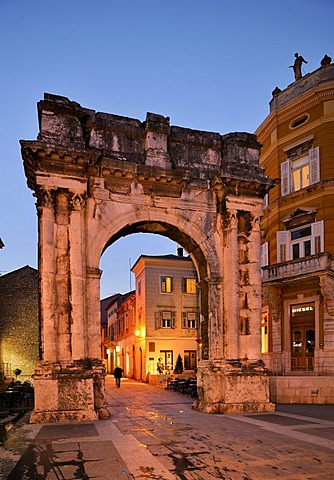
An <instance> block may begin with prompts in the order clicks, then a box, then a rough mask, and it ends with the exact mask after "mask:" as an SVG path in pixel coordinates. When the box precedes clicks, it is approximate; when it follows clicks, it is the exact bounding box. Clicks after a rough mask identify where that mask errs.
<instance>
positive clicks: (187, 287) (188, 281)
mask: <svg viewBox="0 0 334 480" xmlns="http://www.w3.org/2000/svg"><path fill="white" fill-rule="evenodd" d="M183 281H184V292H185V293H196V278H184V279H183Z"/></svg>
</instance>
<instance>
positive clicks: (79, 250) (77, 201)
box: [69, 193, 87, 360]
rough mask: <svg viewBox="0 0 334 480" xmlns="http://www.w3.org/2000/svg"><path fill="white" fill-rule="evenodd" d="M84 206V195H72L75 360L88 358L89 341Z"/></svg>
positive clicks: (71, 241)
mask: <svg viewBox="0 0 334 480" xmlns="http://www.w3.org/2000/svg"><path fill="white" fill-rule="evenodd" d="M84 205H85V199H84V197H83V195H81V194H75V193H74V194H72V196H71V202H70V207H71V213H70V232H69V242H70V249H71V255H70V272H71V309H72V314H71V316H72V325H71V347H72V358H73V360H80V359H83V358H86V356H87V339H86V336H85V335H83V334H82V333H83V332H84V331H86V330H87V318H86V289H85V286H86V263H85V256H86V245H85V235H84V210H83V208H84Z"/></svg>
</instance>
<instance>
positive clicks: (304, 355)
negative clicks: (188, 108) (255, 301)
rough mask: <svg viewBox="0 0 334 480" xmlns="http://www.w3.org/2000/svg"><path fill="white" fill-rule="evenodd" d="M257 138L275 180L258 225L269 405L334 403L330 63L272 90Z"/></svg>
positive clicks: (333, 93)
mask: <svg viewBox="0 0 334 480" xmlns="http://www.w3.org/2000/svg"><path fill="white" fill-rule="evenodd" d="M256 134H257V138H258V141H259V142H260V143H261V144H262V145H263V148H262V153H261V156H260V166H262V167H263V168H264V169H265V173H266V175H267V176H268V177H270V178H273V179H276V185H275V187H274V188H272V189H271V190H270V191H269V193H268V194H267V196H266V198H265V204H264V215H263V218H262V225H261V230H262V267H263V268H262V270H263V277H262V285H263V311H262V325H261V333H262V355H263V359H264V361H265V363H266V366H267V367H268V368H269V370H270V371H271V373H272V377H271V397H272V398H271V400H272V401H275V402H281V403H334V376H333V375H334V257H333V255H334V65H333V64H328V65H324V66H321V67H320V68H319V69H317V70H315V71H314V72H312V73H310V74H307V75H306V76H304V77H302V78H301V79H299V80H297V81H295V82H294V83H292V84H291V85H289V86H288V87H287V88H286V89H285V90H282V91H281V90H279V89H275V91H274V92H273V99H272V100H271V102H270V113H269V115H268V117H267V118H266V119H265V120H264V122H263V123H262V124H261V125H260V126H259V128H258V129H257V131H256Z"/></svg>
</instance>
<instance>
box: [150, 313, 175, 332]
mask: <svg viewBox="0 0 334 480" xmlns="http://www.w3.org/2000/svg"><path fill="white" fill-rule="evenodd" d="M175 327H176V312H174V311H170V310H161V311H160V312H156V313H155V328H156V329H158V328H175Z"/></svg>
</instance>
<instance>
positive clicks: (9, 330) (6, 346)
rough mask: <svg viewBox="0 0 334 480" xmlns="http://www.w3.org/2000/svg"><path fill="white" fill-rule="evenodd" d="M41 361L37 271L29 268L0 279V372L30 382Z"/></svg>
mask: <svg viewBox="0 0 334 480" xmlns="http://www.w3.org/2000/svg"><path fill="white" fill-rule="evenodd" d="M38 359H39V320H38V271H37V270H35V269H34V268H31V267H29V266H26V267H23V268H20V269H19V270H15V271H13V272H10V273H8V274H6V275H3V276H1V277H0V370H1V369H2V368H3V365H5V370H4V373H5V374H7V376H8V375H9V374H10V375H11V376H13V377H14V374H13V373H12V370H14V369H16V368H19V369H20V370H22V374H21V375H20V377H19V378H18V379H19V380H24V379H30V380H31V375H32V374H33V373H34V369H35V365H36V363H37V361H38Z"/></svg>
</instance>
